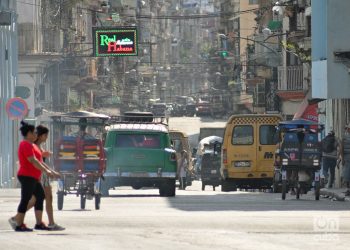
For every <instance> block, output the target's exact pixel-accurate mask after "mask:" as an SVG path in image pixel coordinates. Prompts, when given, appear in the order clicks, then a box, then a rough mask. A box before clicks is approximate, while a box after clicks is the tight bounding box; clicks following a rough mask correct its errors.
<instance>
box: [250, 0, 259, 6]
mask: <svg viewBox="0 0 350 250" xmlns="http://www.w3.org/2000/svg"><path fill="white" fill-rule="evenodd" d="M249 4H250V5H252V4H258V0H249Z"/></svg>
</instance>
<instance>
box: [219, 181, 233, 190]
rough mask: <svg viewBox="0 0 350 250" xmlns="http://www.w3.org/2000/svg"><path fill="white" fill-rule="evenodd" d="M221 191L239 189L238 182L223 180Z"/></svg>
mask: <svg viewBox="0 0 350 250" xmlns="http://www.w3.org/2000/svg"><path fill="white" fill-rule="evenodd" d="M221 191H222V192H230V191H237V186H236V183H235V182H234V181H232V180H223V181H222V182H221Z"/></svg>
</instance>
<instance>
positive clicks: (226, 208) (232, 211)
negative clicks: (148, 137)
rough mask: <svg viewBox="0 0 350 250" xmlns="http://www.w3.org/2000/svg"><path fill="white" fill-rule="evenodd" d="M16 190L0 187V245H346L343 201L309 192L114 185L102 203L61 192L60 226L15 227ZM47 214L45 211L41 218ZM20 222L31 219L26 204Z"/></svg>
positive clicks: (349, 236) (348, 233)
mask: <svg viewBox="0 0 350 250" xmlns="http://www.w3.org/2000/svg"><path fill="white" fill-rule="evenodd" d="M18 201H19V190H18V189H11V190H6V189H2V190H0V242H1V249H84V250H87V249H193V250H197V249H198V250H199V249H201V250H203V249H211V250H213V249H220V250H221V249H240V250H241V249H270V250H273V249H279V250H280V249H317V250H319V249H348V247H349V245H348V244H349V241H350V212H349V202H332V201H330V200H328V199H327V200H326V199H321V200H320V201H314V200H313V195H312V193H310V194H309V195H306V196H302V198H301V200H296V199H295V196H287V200H286V201H282V200H281V198H280V194H271V193H254V192H230V193H222V192H221V191H220V189H219V188H218V189H217V191H212V190H211V188H210V187H207V190H206V191H204V192H203V191H200V182H195V183H194V185H193V186H191V187H188V188H187V190H185V191H182V190H177V196H176V197H175V198H162V197H159V195H158V190H153V189H148V190H147V189H144V190H132V189H130V188H126V187H125V188H120V189H117V190H114V191H112V195H111V197H108V198H103V199H102V202H101V209H100V210H95V209H94V202H93V201H90V200H88V201H87V205H86V210H80V209H79V204H80V203H79V198H78V197H75V196H74V195H69V196H66V197H65V203H64V207H63V210H62V211H57V210H56V197H55V201H54V202H55V204H54V208H55V217H56V221H57V223H60V224H62V225H64V226H65V227H66V228H67V229H66V230H65V231H59V232H47V231H43V232H41V231H34V232H31V233H16V232H13V231H12V230H11V229H10V226H9V224H8V223H7V219H8V218H9V217H10V216H11V215H13V214H14V212H15V210H16V207H17V205H18ZM45 220H46V219H45ZM26 222H27V224H28V225H29V226H33V225H34V216H33V212H32V211H31V212H29V213H28V214H27V218H26Z"/></svg>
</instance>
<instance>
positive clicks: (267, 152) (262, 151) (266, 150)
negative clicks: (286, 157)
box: [256, 121, 278, 172]
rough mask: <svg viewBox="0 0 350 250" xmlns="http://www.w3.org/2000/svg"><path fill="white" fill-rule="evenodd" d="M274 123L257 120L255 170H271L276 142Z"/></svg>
mask: <svg viewBox="0 0 350 250" xmlns="http://www.w3.org/2000/svg"><path fill="white" fill-rule="evenodd" d="M276 125H277V123H276V124H266V123H261V122H259V121H258V122H257V133H258V136H257V139H258V142H257V146H258V147H257V164H256V165H257V171H258V172H273V169H274V167H273V162H274V157H275V151H276V144H277V142H278V136H277V128H276Z"/></svg>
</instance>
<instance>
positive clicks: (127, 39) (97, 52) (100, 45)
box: [92, 27, 138, 56]
mask: <svg viewBox="0 0 350 250" xmlns="http://www.w3.org/2000/svg"><path fill="white" fill-rule="evenodd" d="M92 33H93V36H94V37H93V41H94V42H93V43H94V56H137V48H138V46H137V28H136V27H113V28H112V27H111V28H109V27H108V28H102V27H101V28H100V27H95V28H93V30H92Z"/></svg>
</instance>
